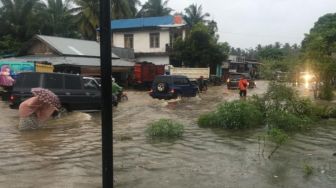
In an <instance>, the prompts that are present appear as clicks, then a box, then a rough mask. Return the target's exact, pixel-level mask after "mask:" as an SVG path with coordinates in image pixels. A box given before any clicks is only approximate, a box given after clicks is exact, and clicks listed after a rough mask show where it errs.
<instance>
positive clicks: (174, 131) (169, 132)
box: [146, 119, 184, 138]
mask: <svg viewBox="0 0 336 188" xmlns="http://www.w3.org/2000/svg"><path fill="white" fill-rule="evenodd" d="M183 132H184V126H183V125H182V124H180V123H177V122H174V121H172V120H170V119H160V120H158V121H155V122H153V123H151V124H149V127H148V128H147V129H146V134H147V135H148V136H149V137H163V138H177V137H181V136H182V135H183Z"/></svg>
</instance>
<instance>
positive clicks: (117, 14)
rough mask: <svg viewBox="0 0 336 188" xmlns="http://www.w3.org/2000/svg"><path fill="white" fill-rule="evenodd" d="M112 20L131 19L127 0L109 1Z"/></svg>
mask: <svg viewBox="0 0 336 188" xmlns="http://www.w3.org/2000/svg"><path fill="white" fill-rule="evenodd" d="M111 13H112V19H123V18H129V17H131V14H132V11H131V8H130V6H129V1H128V0H112V1H111Z"/></svg>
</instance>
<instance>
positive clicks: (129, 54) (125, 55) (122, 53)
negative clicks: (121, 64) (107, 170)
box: [112, 47, 135, 59]
mask: <svg viewBox="0 0 336 188" xmlns="http://www.w3.org/2000/svg"><path fill="white" fill-rule="evenodd" d="M112 52H113V53H114V54H116V55H117V56H118V57H120V58H122V59H134V58H135V56H134V49H131V48H119V47H112Z"/></svg>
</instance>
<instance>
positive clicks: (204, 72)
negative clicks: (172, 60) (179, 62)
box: [170, 67, 210, 79]
mask: <svg viewBox="0 0 336 188" xmlns="http://www.w3.org/2000/svg"><path fill="white" fill-rule="evenodd" d="M170 74H171V75H183V76H186V77H188V78H189V79H198V78H200V77H201V76H203V78H204V79H209V77H210V68H181V67H172V68H170Z"/></svg>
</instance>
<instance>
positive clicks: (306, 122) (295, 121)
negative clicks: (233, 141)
mask: <svg viewBox="0 0 336 188" xmlns="http://www.w3.org/2000/svg"><path fill="white" fill-rule="evenodd" d="M335 115H336V109H335V108H329V107H325V106H319V105H316V104H315V103H313V102H312V101H311V100H309V99H305V98H302V97H300V96H299V95H298V93H297V92H296V91H295V89H293V88H291V87H289V86H287V85H285V84H281V83H277V82H271V83H270V84H269V86H268V89H267V92H266V93H265V94H264V95H263V96H252V97H251V98H249V99H248V100H237V101H232V102H224V103H223V104H221V105H219V107H218V108H217V110H216V111H214V112H210V113H207V114H204V115H202V116H200V117H199V119H198V125H199V126H201V127H221V128H225V129H246V128H256V127H260V126H264V127H266V129H265V130H266V133H265V134H266V136H265V137H266V138H268V140H270V141H272V142H273V143H275V144H276V146H275V148H274V149H273V150H272V151H271V153H270V155H269V156H268V158H271V156H272V155H273V153H275V151H276V150H277V149H278V148H279V147H280V146H281V145H282V144H284V143H286V142H287V140H288V138H289V134H291V133H295V132H298V131H303V130H307V129H309V128H310V127H311V125H312V123H313V122H316V121H319V120H321V119H323V118H329V117H335Z"/></svg>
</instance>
